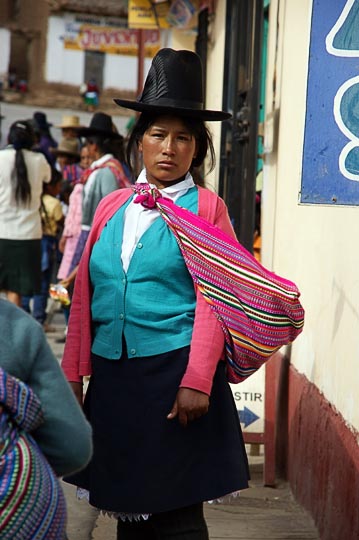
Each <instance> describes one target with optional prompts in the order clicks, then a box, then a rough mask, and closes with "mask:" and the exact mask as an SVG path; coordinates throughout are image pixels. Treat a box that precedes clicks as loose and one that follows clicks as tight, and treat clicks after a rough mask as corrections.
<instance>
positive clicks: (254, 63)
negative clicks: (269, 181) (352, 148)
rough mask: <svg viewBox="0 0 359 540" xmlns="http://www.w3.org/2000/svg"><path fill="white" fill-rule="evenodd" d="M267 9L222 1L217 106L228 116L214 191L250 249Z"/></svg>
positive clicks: (260, 0) (254, 0)
mask: <svg viewBox="0 0 359 540" xmlns="http://www.w3.org/2000/svg"><path fill="white" fill-rule="evenodd" d="M268 9H269V1H268V0H227V16H226V17H227V18H226V43H225V59H224V62H225V65H226V66H228V68H227V70H226V71H225V73H224V86H223V89H224V91H223V109H224V110H228V111H231V112H232V115H233V116H232V118H231V119H230V120H228V121H226V122H223V127H222V135H221V154H220V160H221V167H220V178H219V194H220V195H221V196H222V197H223V198H224V200H225V201H226V204H227V206H228V209H229V214H230V217H231V221H232V224H233V227H234V229H235V232H236V234H237V237H238V239H239V241H240V242H241V244H242V245H243V246H244V247H245V248H246V249H247V250H248V251H250V252H252V253H253V243H254V239H255V231H256V229H257V228H258V226H259V227H260V225H259V224H260V216H259V217H258V212H260V201H258V196H257V193H258V192H257V188H258V178H257V177H258V173H260V170H261V167H262V163H261V136H260V135H261V133H260V130H259V124H260V121H261V120H262V119H263V118H264V88H265V84H264V83H265V65H264V64H263V60H264V59H265V58H266V54H264V53H263V47H265V49H266V36H265V33H264V29H265V22H264V21H265V20H267V24H268ZM258 203H259V206H258Z"/></svg>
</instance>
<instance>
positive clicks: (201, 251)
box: [134, 184, 304, 383]
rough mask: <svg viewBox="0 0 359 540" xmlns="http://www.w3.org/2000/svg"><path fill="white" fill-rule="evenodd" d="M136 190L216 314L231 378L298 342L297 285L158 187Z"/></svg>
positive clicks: (242, 375)
mask: <svg viewBox="0 0 359 540" xmlns="http://www.w3.org/2000/svg"><path fill="white" fill-rule="evenodd" d="M134 190H135V192H136V193H137V197H136V198H135V199H134V202H136V203H140V204H142V205H143V206H145V207H147V208H155V207H156V208H157V209H158V210H159V212H160V214H161V216H162V218H163V219H164V220H165V222H166V223H167V225H168V226H169V227H170V229H171V231H172V232H173V234H174V235H175V237H176V240H177V243H178V245H179V248H180V250H181V253H182V255H183V258H184V260H185V263H186V266H187V269H188V271H189V272H190V274H191V276H192V279H193V281H194V283H195V284H196V286H197V287H198V288H199V290H200V292H201V293H202V294H203V297H204V298H205V300H206V301H207V302H208V304H209V305H210V306H211V308H212V310H213V312H214V314H215V315H216V317H217V318H218V320H219V322H220V324H221V327H222V330H223V332H224V336H225V341H226V360H227V376H228V380H229V381H230V382H234V383H236V382H240V381H243V380H244V379H246V378H247V377H249V375H251V374H252V373H254V372H255V371H256V370H257V369H258V368H260V367H261V365H262V364H263V363H264V362H265V361H266V360H268V359H269V357H270V356H271V355H272V354H273V353H274V352H275V351H277V350H278V349H279V348H280V347H282V346H283V345H287V344H288V343H291V342H292V341H294V339H295V338H296V337H297V336H298V335H299V334H300V332H301V331H302V329H303V325H304V310H303V307H302V306H301V304H300V302H299V296H300V293H299V291H298V288H297V287H296V285H295V284H294V283H292V282H291V281H288V280H287V279H284V278H282V277H279V276H277V275H276V274H274V273H273V272H270V271H269V270H267V269H266V268H264V267H263V266H262V265H261V264H260V263H259V262H258V261H257V260H256V259H255V258H254V257H253V256H252V255H251V254H250V253H249V252H248V251H247V250H246V249H245V248H244V247H243V246H242V245H241V244H240V243H239V242H238V241H236V240H234V239H233V238H231V237H230V236H228V235H227V234H225V233H224V232H222V231H221V230H220V229H218V227H215V226H214V225H212V224H211V223H209V222H208V221H207V220H205V219H203V218H201V217H199V216H197V215H196V214H193V213H192V212H190V211H189V210H186V209H185V208H181V207H180V206H177V205H176V204H174V203H173V202H172V201H171V200H170V199H167V198H164V197H163V196H162V195H161V193H160V191H158V190H157V189H155V188H151V187H150V186H149V185H148V184H136V186H135V187H134Z"/></svg>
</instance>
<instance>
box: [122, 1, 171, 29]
mask: <svg viewBox="0 0 359 540" xmlns="http://www.w3.org/2000/svg"><path fill="white" fill-rule="evenodd" d="M152 4H153V6H152ZM169 7H170V3H169V2H167V1H166V2H163V1H159V2H150V0H129V3H128V26H129V28H139V29H146V28H169V27H170V24H169V22H168V21H167V15H168V10H169Z"/></svg>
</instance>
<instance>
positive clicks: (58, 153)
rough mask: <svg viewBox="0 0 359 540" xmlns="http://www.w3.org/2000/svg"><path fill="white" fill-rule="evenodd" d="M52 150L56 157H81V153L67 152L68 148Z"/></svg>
mask: <svg viewBox="0 0 359 540" xmlns="http://www.w3.org/2000/svg"><path fill="white" fill-rule="evenodd" d="M50 152H51V153H52V154H53V155H54V156H56V157H59V156H66V157H73V158H78V159H80V154H74V153H72V152H66V150H57V149H56V150H50Z"/></svg>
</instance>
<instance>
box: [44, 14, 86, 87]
mask: <svg viewBox="0 0 359 540" xmlns="http://www.w3.org/2000/svg"><path fill="white" fill-rule="evenodd" d="M64 33H65V26H64V19H63V18H62V17H50V18H49V24H48V31H47V53H46V71H45V80H46V82H56V83H63V84H73V85H75V86H80V84H81V83H82V82H83V78H84V61H85V55H84V53H83V51H76V50H71V49H65V48H64V44H63V40H62V37H63V35H64Z"/></svg>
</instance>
